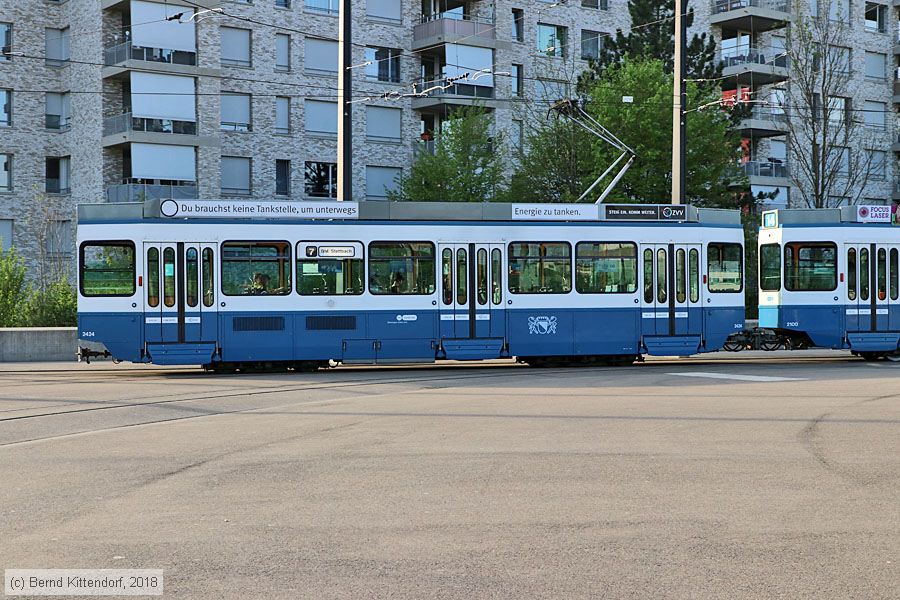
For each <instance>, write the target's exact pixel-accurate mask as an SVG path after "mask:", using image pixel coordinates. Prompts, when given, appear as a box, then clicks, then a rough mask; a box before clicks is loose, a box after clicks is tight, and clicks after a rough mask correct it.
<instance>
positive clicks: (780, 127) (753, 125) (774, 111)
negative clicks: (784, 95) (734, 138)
mask: <svg viewBox="0 0 900 600" xmlns="http://www.w3.org/2000/svg"><path fill="white" fill-rule="evenodd" d="M787 122H788V114H787V109H786V108H783V107H780V106H754V107H753V109H752V110H751V112H750V115H749V116H747V117H745V118H744V119H741V124H740V129H741V131H742V132H743V134H744V135H745V136H747V137H751V138H764V137H773V136H778V135H784V134H785V133H787V129H788V127H787Z"/></svg>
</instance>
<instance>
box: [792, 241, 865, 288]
mask: <svg viewBox="0 0 900 600" xmlns="http://www.w3.org/2000/svg"><path fill="white" fill-rule="evenodd" d="M862 272H863V268H862V256H860V279H862ZM867 285H868V284H867ZM784 288H785V289H786V290H788V291H790V292H830V291H831V290H834V289H836V288H837V246H836V245H835V244H833V243H831V242H791V243H788V244H785V245H784ZM866 295H867V296H868V292H866Z"/></svg>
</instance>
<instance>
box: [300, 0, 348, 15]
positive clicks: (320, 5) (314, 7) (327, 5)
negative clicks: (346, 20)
mask: <svg viewBox="0 0 900 600" xmlns="http://www.w3.org/2000/svg"><path fill="white" fill-rule="evenodd" d="M303 9H304V10H305V11H306V12H314V13H319V14H323V15H335V16H337V14H338V12H339V10H340V8H339V5H338V0H305V1H304V2H303Z"/></svg>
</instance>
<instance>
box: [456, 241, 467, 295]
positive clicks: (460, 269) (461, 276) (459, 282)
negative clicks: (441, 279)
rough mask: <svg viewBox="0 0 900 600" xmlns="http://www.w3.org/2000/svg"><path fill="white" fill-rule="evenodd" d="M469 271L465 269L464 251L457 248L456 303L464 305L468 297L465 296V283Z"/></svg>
mask: <svg viewBox="0 0 900 600" xmlns="http://www.w3.org/2000/svg"><path fill="white" fill-rule="evenodd" d="M468 274H469V269H468V267H466V250H465V248H459V249H457V251H456V303H457V304H465V303H466V300H467V299H468V296H467V294H466V283H468V281H469V276H468Z"/></svg>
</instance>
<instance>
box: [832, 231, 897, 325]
mask: <svg viewBox="0 0 900 600" xmlns="http://www.w3.org/2000/svg"><path fill="white" fill-rule="evenodd" d="M845 254H846V258H847V305H848V308H847V310H846V319H847V331H852V332H856V331H858V332H864V331H898V330H900V297H898V294H900V289H898V286H900V281H898V278H900V272H898V271H900V264H898V262H900V256H898V254H900V245H897V244H893V245H892V244H847V245H846V246H845Z"/></svg>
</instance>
